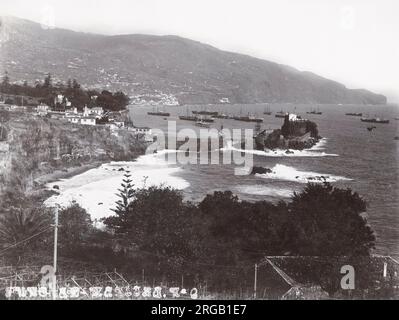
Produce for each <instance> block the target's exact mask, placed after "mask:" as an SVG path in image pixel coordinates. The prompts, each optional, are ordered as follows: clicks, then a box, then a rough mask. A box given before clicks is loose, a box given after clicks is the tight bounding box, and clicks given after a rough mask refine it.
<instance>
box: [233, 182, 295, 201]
mask: <svg viewBox="0 0 399 320" xmlns="http://www.w3.org/2000/svg"><path fill="white" fill-rule="evenodd" d="M235 189H236V190H237V191H238V192H240V193H243V194H251V195H257V196H269V197H275V198H290V197H291V196H292V194H293V192H294V191H293V190H290V189H284V188H275V187H273V188H272V187H268V186H262V185H242V186H238V187H236V188H235Z"/></svg>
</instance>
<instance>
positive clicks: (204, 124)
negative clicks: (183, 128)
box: [195, 120, 210, 128]
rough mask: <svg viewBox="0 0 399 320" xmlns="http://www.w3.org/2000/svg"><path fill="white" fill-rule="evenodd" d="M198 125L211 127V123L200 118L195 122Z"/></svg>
mask: <svg viewBox="0 0 399 320" xmlns="http://www.w3.org/2000/svg"><path fill="white" fill-rule="evenodd" d="M195 125H196V126H197V127H203V128H209V126H210V125H209V123H207V122H204V121H202V120H199V121H197V122H196V123H195Z"/></svg>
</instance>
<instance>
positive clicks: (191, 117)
mask: <svg viewBox="0 0 399 320" xmlns="http://www.w3.org/2000/svg"><path fill="white" fill-rule="evenodd" d="M179 119H180V120H185V121H197V120H198V118H197V117H195V116H179Z"/></svg>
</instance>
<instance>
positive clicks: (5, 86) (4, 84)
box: [1, 71, 10, 92]
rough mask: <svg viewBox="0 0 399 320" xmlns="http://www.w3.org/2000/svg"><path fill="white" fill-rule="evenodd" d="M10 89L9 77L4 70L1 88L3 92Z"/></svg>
mask: <svg viewBox="0 0 399 320" xmlns="http://www.w3.org/2000/svg"><path fill="white" fill-rule="evenodd" d="M9 89H10V77H9V76H8V72H7V71H6V72H5V73H4V76H3V80H2V82H1V90H2V91H3V92H8V90H9Z"/></svg>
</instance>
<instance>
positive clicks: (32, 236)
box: [0, 207, 51, 261]
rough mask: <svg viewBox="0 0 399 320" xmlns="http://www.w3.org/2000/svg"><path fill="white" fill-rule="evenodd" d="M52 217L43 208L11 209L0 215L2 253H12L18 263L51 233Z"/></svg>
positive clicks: (0, 245) (0, 250)
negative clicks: (45, 235)
mask: <svg viewBox="0 0 399 320" xmlns="http://www.w3.org/2000/svg"><path fill="white" fill-rule="evenodd" d="M50 227H51V215H50V213H49V211H48V209H44V208H41V207H27V208H23V207H9V208H8V209H7V211H5V212H3V213H2V214H1V215H0V247H2V249H0V252H6V251H8V252H10V253H11V254H12V255H13V256H14V257H15V258H17V260H18V261H20V260H21V256H22V254H23V253H24V252H25V250H26V249H27V248H28V247H29V248H32V247H34V246H35V245H36V244H37V243H38V242H39V240H40V239H43V237H42V236H43V234H45V233H46V232H49V230H50Z"/></svg>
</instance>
